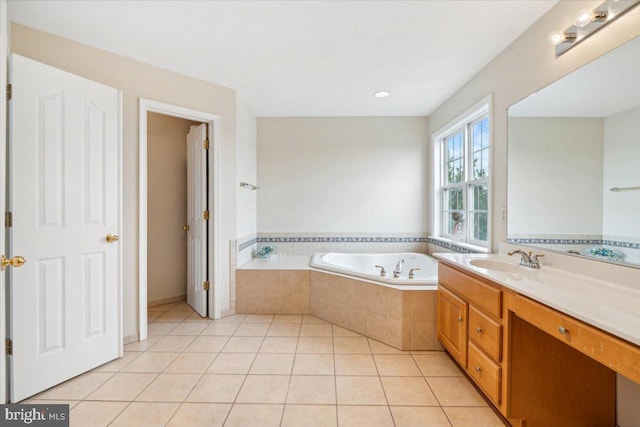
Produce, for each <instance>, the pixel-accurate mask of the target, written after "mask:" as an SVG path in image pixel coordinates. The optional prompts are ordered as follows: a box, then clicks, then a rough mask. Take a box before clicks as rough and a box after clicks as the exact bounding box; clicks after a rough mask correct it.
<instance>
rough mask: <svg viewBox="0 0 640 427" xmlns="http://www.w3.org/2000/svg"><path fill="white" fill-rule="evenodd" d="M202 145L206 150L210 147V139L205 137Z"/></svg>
mask: <svg viewBox="0 0 640 427" xmlns="http://www.w3.org/2000/svg"><path fill="white" fill-rule="evenodd" d="M202 146H203V147H204V149H205V150H208V149H209V140H208V139H205V140H204V142H203V143H202Z"/></svg>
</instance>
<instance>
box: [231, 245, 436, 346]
mask: <svg viewBox="0 0 640 427" xmlns="http://www.w3.org/2000/svg"><path fill="white" fill-rule="evenodd" d="M236 286H237V303H236V311H237V313H241V314H311V315H313V316H316V317H318V318H320V319H323V320H326V321H328V322H331V323H334V324H336V325H338V326H341V327H343V328H346V329H348V330H350V331H353V332H356V333H359V334H363V335H367V336H369V337H371V338H373V339H376V340H378V341H380V342H383V343H385V344H388V345H390V346H392V347H395V348H398V349H403V350H436V349H440V346H439V344H438V343H437V340H436V332H435V301H436V300H435V298H436V293H435V291H424V290H420V291H411V290H398V289H393V288H390V287H386V286H381V285H376V284H371V283H367V282H364V281H361V280H357V279H350V278H346V277H342V276H339V275H335V274H329V273H324V272H319V271H313V270H312V271H309V257H308V256H304V255H302V256H282V257H279V258H277V259H276V260H275V261H274V260H262V259H254V260H251V262H250V263H248V264H245V265H243V266H242V267H241V268H240V269H238V270H237V284H236Z"/></svg>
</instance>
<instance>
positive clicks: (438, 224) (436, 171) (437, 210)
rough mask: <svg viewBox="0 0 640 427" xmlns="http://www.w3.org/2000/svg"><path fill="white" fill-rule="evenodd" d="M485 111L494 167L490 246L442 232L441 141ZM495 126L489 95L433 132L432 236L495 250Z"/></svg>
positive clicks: (489, 185)
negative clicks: (451, 236)
mask: <svg viewBox="0 0 640 427" xmlns="http://www.w3.org/2000/svg"><path fill="white" fill-rule="evenodd" d="M481 114H486V115H487V117H488V118H489V159H490V163H489V168H490V169H489V179H488V180H487V189H488V191H489V200H488V204H489V205H488V207H489V212H488V215H487V222H488V223H487V247H486V248H485V247H484V246H477V245H474V244H473V243H471V242H465V243H464V244H463V242H457V241H454V240H451V239H449V238H447V237H443V236H442V195H441V194H440V193H441V191H440V190H441V183H442V179H443V178H442V174H443V173H444V171H443V170H442V156H443V155H444V154H443V152H442V148H441V146H442V144H441V143H440V142H441V141H442V140H443V139H444V138H445V137H446V136H448V135H449V134H451V133H453V132H454V131H456V130H457V129H458V128H460V127H462V126H465V125H466V123H467V122H468V121H469V120H470V119H472V118H473V117H476V116H479V115H481ZM493 127H494V122H493V95H488V96H486V97H484V98H482V99H481V100H480V101H478V102H476V103H475V104H474V105H473V106H472V107H470V108H468V109H467V110H466V111H464V112H463V113H462V114H460V115H458V116H457V117H456V118H454V119H453V120H451V121H450V122H449V123H447V124H446V125H445V126H443V127H441V128H440V129H438V130H437V131H435V132H434V133H432V134H431V145H432V147H431V152H432V153H433V156H432V160H431V167H432V170H433V173H432V180H433V181H432V183H431V188H430V193H431V194H430V199H431V206H432V217H431V230H432V232H433V235H432V237H434V238H437V239H438V240H443V241H448V242H451V244H454V245H459V246H463V247H471V248H474V249H479V250H483V251H484V250H486V249H489V250H491V248H492V245H493V232H492V230H493V225H492V224H493V211H494V206H493V176H494V170H495V168H494V166H495V163H494V158H493V153H494V150H493V143H494V142H493V134H494V133H493ZM466 132H467V131H466V130H465V133H466ZM466 155H467V154H466V149H465V156H466ZM465 162H466V157H465ZM467 172H468V171H467V170H465V183H464V184H465V186H464V188H465V189H464V190H463V191H466V184H467V180H466V174H467ZM465 200H466V197H465ZM465 209H466V206H465ZM465 227H466V225H465Z"/></svg>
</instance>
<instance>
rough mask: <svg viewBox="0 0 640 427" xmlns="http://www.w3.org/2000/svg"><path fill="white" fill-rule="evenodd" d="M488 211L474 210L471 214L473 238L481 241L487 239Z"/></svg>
mask: <svg viewBox="0 0 640 427" xmlns="http://www.w3.org/2000/svg"><path fill="white" fill-rule="evenodd" d="M487 219H488V214H487V212H473V213H472V215H471V230H472V233H471V234H472V235H471V238H472V239H473V240H478V241H481V242H486V241H487V231H488V223H489V222H488V220H487Z"/></svg>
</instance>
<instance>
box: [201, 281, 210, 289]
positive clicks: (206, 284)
mask: <svg viewBox="0 0 640 427" xmlns="http://www.w3.org/2000/svg"><path fill="white" fill-rule="evenodd" d="M202 287H203V288H204V290H205V291H208V290H209V281H208V280H207V281H206V282H204V283H203V284H202Z"/></svg>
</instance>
